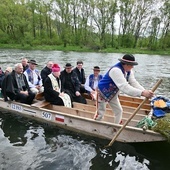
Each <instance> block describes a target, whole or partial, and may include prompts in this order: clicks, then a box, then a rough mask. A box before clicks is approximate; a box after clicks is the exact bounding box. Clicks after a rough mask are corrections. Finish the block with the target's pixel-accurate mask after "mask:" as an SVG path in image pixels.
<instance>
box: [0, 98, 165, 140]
mask: <svg viewBox="0 0 170 170" xmlns="http://www.w3.org/2000/svg"><path fill="white" fill-rule="evenodd" d="M120 101H121V104H122V107H123V110H124V112H123V119H122V124H123V123H124V122H125V121H127V119H128V118H129V117H130V115H131V114H132V113H133V112H134V110H135V109H136V108H137V107H138V106H139V104H140V103H141V102H142V99H140V98H133V97H128V96H120ZM87 102H88V104H86V105H85V104H80V103H73V108H66V107H64V106H56V105H51V104H50V103H49V102H46V101H44V100H42V99H41V97H37V99H35V102H34V103H33V104H32V105H27V104H22V103H18V102H15V101H8V102H4V100H3V99H2V98H0V109H1V110H5V111H8V112H11V113H17V114H19V115H22V116H25V117H29V118H33V119H36V120H39V121H43V122H46V123H50V124H53V125H56V126H58V127H61V128H64V129H68V130H72V131H75V132H78V133H79V132H80V133H84V134H88V135H91V136H95V137H99V138H104V139H109V140H110V139H112V138H113V137H114V135H116V133H117V131H118V130H119V129H120V128H121V127H122V124H121V125H119V124H114V114H113V113H112V111H111V109H110V108H109V107H108V108H107V110H106V113H105V116H104V118H103V119H102V120H101V121H96V120H93V117H94V114H95V110H96V106H95V102H94V101H92V100H89V99H87ZM150 109H151V107H150V104H149V101H147V102H146V103H145V104H144V105H143V107H142V108H141V109H140V110H139V112H138V113H137V114H136V115H135V116H134V117H133V119H132V120H131V121H130V122H129V123H128V125H127V126H126V127H125V129H123V131H122V132H121V134H120V135H119V136H118V138H117V139H116V140H117V141H120V142H152V141H164V140H166V139H165V138H164V137H163V136H162V135H161V134H159V133H157V132H154V131H151V130H146V131H144V130H143V129H141V128H137V127H135V126H136V125H137V123H138V122H139V121H140V120H142V118H144V117H145V116H146V115H147V114H148V113H149V112H150Z"/></svg>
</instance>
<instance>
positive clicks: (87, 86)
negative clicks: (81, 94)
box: [84, 76, 98, 92]
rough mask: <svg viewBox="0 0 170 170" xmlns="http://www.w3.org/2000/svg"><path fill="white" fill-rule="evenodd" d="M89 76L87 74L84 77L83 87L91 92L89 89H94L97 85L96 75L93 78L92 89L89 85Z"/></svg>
mask: <svg viewBox="0 0 170 170" xmlns="http://www.w3.org/2000/svg"><path fill="white" fill-rule="evenodd" d="M89 77H90V76H88V77H87V78H86V82H85V84H84V88H85V89H86V90H87V91H89V92H91V91H93V89H96V88H97V86H98V77H95V78H94V85H93V89H92V88H91V87H90V86H89Z"/></svg>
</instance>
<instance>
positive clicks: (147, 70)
mask: <svg viewBox="0 0 170 170" xmlns="http://www.w3.org/2000/svg"><path fill="white" fill-rule="evenodd" d="M122 55H123V54H111V53H110V54H108V53H76V52H60V51H43V52H42V51H22V50H0V57H1V61H0V66H1V67H2V68H3V69H5V68H6V66H7V61H9V62H8V65H9V66H12V67H13V66H14V64H15V63H17V62H20V61H21V58H23V57H26V58H28V59H33V58H34V59H36V61H37V62H38V64H39V65H38V67H37V68H38V69H39V70H41V69H42V68H43V67H44V66H45V63H46V62H47V61H48V60H53V61H54V62H57V63H59V64H60V66H61V68H63V66H64V65H65V63H67V62H70V63H71V64H72V65H74V66H75V65H76V61H77V60H79V59H81V60H83V62H84V69H85V72H86V76H87V75H89V74H91V72H92V68H93V66H95V65H99V66H100V67H101V74H104V73H105V72H106V71H107V69H108V68H109V67H110V66H111V65H113V64H115V63H116V62H117V61H118V58H121V57H122ZM135 56H136V60H137V61H138V63H139V65H138V66H136V67H135V68H134V70H135V75H136V78H137V79H138V80H139V82H140V83H141V84H142V85H143V86H144V87H146V88H152V86H153V85H154V84H155V83H156V81H157V80H158V79H159V78H162V79H163V82H162V84H161V85H160V87H159V88H158V89H157V91H156V94H159V95H164V96H165V97H170V89H169V83H170V78H169V77H170V76H169V65H168V64H167V63H170V57H168V56H158V55H152V56H150V55H135ZM0 144H1V147H0V169H7V170H23V169H24V170H25V169H28V170H32V169H41V170H46V169H50V170H88V169H91V170H113V169H116V170H138V169H140V170H148V169H150V170H152V169H153V170H166V169H167V170H168V169H169V160H170V147H169V144H167V143H165V142H163V143H159V142H155V143H147V144H146V143H139V144H123V143H119V142H115V143H114V144H113V146H112V147H110V148H108V149H102V148H103V146H106V144H108V141H105V140H100V139H95V138H93V137H88V136H85V135H80V134H77V133H72V132H70V131H66V130H63V129H60V128H56V127H51V126H47V125H45V124H41V123H38V122H36V121H31V120H28V119H26V118H21V117H18V116H15V115H12V114H8V113H3V114H2V113H1V112H0Z"/></svg>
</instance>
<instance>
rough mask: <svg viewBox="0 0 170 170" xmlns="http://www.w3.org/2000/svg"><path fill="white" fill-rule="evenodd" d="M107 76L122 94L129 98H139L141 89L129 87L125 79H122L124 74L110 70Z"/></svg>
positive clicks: (113, 69)
mask: <svg viewBox="0 0 170 170" xmlns="http://www.w3.org/2000/svg"><path fill="white" fill-rule="evenodd" d="M109 76H110V77H111V79H112V80H113V81H114V82H115V84H116V86H117V87H118V88H119V90H120V91H122V92H123V93H125V94H127V95H130V96H134V97H140V96H141V94H142V91H143V90H144V89H143V90H142V89H137V88H135V87H133V86H131V85H130V84H129V83H128V82H127V80H126V78H125V77H124V74H123V73H122V71H121V70H120V69H119V68H115V67H114V68H112V69H111V70H110V71H109Z"/></svg>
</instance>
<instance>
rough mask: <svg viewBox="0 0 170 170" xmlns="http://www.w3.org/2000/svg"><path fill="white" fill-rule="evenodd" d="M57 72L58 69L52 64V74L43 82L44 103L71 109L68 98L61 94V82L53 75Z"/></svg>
mask: <svg viewBox="0 0 170 170" xmlns="http://www.w3.org/2000/svg"><path fill="white" fill-rule="evenodd" d="M59 71H60V67H59V66H58V64H54V65H53V67H52V73H51V74H49V75H48V77H47V78H46V80H45V82H44V96H45V99H46V101H48V102H50V103H51V104H54V105H61V106H66V107H71V106H72V104H71V99H70V96H69V95H68V94H66V93H62V94H61V80H60V78H59V77H55V76H54V74H53V73H54V72H59Z"/></svg>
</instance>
